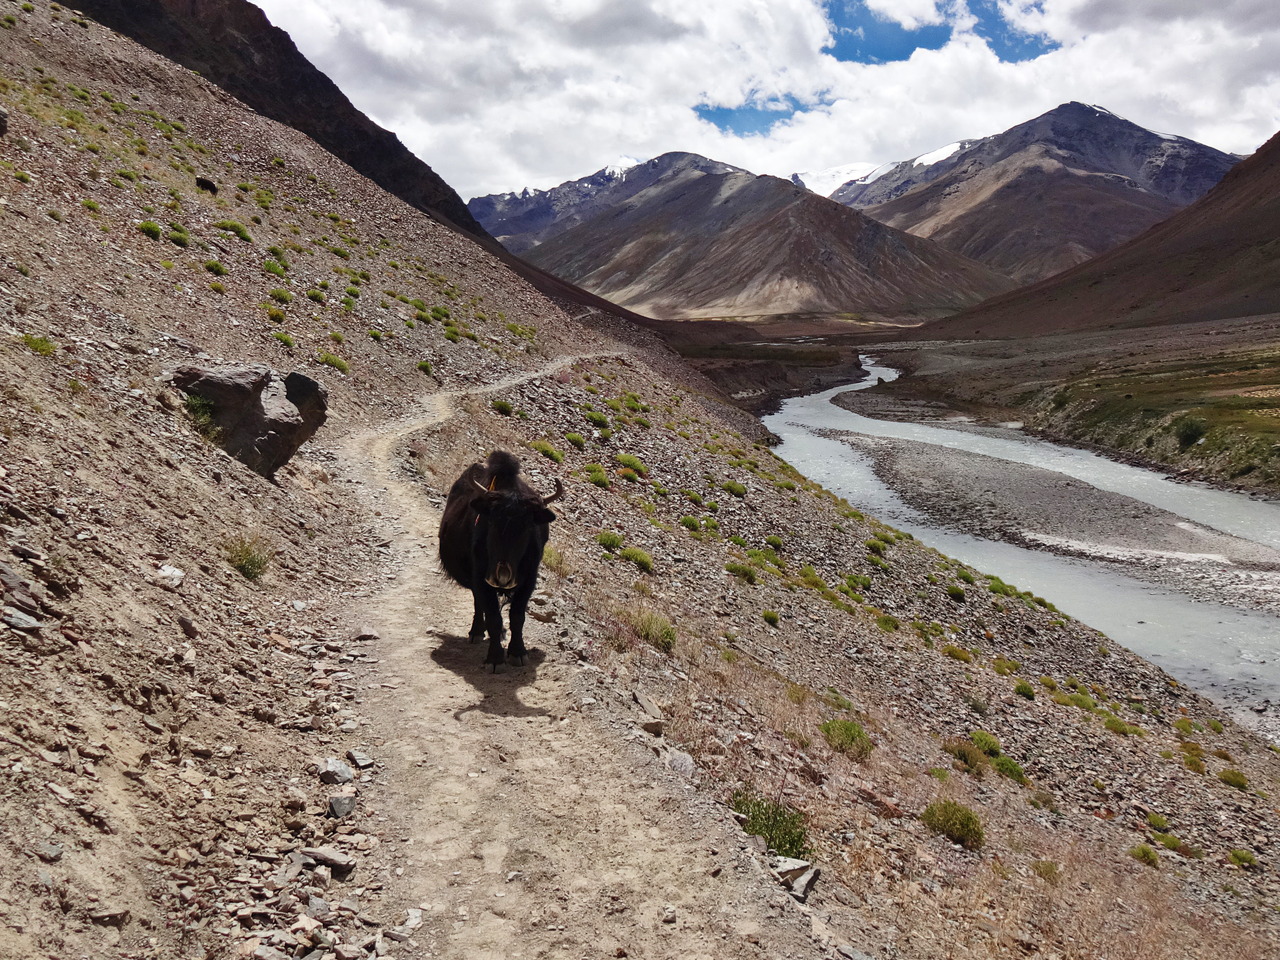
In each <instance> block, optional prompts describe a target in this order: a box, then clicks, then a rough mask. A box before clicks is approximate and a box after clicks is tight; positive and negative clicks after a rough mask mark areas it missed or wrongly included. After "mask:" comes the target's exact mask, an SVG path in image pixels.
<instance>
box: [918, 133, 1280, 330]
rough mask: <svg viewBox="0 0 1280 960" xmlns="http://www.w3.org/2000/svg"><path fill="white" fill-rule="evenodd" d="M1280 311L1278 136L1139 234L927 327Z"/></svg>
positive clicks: (1104, 323)
mask: <svg viewBox="0 0 1280 960" xmlns="http://www.w3.org/2000/svg"><path fill="white" fill-rule="evenodd" d="M1276 312H1280V134H1277V136H1275V137H1272V138H1271V139H1270V140H1269V141H1268V142H1267V143H1266V144H1264V145H1263V146H1262V147H1261V148H1259V150H1258V152H1257V153H1255V154H1254V155H1253V156H1251V157H1249V158H1247V159H1245V160H1243V161H1241V162H1240V163H1239V164H1238V165H1236V166H1235V167H1234V168H1233V169H1232V170H1231V172H1230V173H1228V174H1227V176H1226V177H1224V178H1223V180H1222V182H1221V183H1220V184H1219V185H1218V186H1217V187H1215V188H1214V189H1213V190H1211V191H1210V192H1209V193H1208V194H1207V195H1206V196H1205V197H1204V198H1203V199H1201V200H1199V201H1197V202H1196V203H1194V204H1192V205H1191V206H1190V207H1187V208H1186V209H1185V210H1182V211H1181V212H1179V213H1177V214H1175V215H1174V216H1172V217H1170V218H1169V219H1168V220H1166V221H1164V222H1163V223H1161V224H1159V225H1158V226H1156V227H1154V228H1152V229H1151V230H1149V231H1147V232H1146V233H1145V234H1143V235H1142V236H1140V237H1137V238H1136V239H1134V240H1132V241H1130V242H1129V243H1127V244H1125V245H1124V246H1122V247H1120V248H1118V249H1116V250H1113V251H1112V252H1110V253H1107V254H1104V255H1103V256H1101V257H1098V258H1097V259H1096V260H1092V261H1090V262H1088V263H1086V264H1082V265H1080V266H1079V267H1076V268H1075V269H1073V270H1071V271H1069V272H1067V273H1064V274H1061V275H1059V276H1056V277H1051V278H1050V279H1048V280H1045V281H1042V282H1041V283H1038V284H1036V285H1035V286H1032V287H1028V288H1026V289H1024V290H1019V291H1016V292H1014V293H1011V294H1008V295H1006V296H1003V297H999V298H997V299H994V300H991V301H989V302H987V303H984V304H981V305H979V306H978V307H975V308H974V309H972V310H969V311H966V312H965V313H963V314H960V315H959V316H956V317H952V318H949V319H947V320H945V321H943V322H941V323H940V324H936V325H934V326H932V327H930V329H929V336H930V337H975V336H981V337H1018V336H1028V335H1032V334H1042V333H1059V332H1069V331H1073V330H1097V329H1104V328H1107V327H1136V326H1144V325H1148V324H1168V323H1182V322H1189V321H1197V320H1225V319H1230V318H1232V317H1245V316H1257V315H1260V314H1267V313H1276Z"/></svg>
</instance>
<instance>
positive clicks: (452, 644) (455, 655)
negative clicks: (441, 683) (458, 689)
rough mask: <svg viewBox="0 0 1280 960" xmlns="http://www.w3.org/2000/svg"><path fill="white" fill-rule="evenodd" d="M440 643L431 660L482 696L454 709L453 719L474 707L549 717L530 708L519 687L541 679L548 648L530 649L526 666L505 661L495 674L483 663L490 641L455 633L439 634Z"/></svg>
mask: <svg viewBox="0 0 1280 960" xmlns="http://www.w3.org/2000/svg"><path fill="white" fill-rule="evenodd" d="M436 636H438V637H439V638H440V645H439V646H437V647H436V648H435V649H434V650H432V651H431V659H432V660H434V661H435V662H436V663H437V664H438V665H439V666H441V667H444V668H445V669H446V670H448V671H450V672H452V673H455V674H457V675H458V676H459V677H461V678H462V679H463V680H465V681H467V683H469V684H471V686H472V687H474V688H475V690H476V692H477V693H479V694H480V699H479V701H477V702H476V703H473V704H472V705H471V706H469V707H462V708H460V709H458V710H455V711H454V714H453V716H454V719H455V720H461V719H462V717H463V716H464V715H465V714H468V713H470V712H471V711H472V710H480V711H483V712H484V713H489V714H493V715H494V716H498V717H549V716H551V713H550V711H547V710H543V709H542V708H540V707H531V706H529V705H528V704H527V703H525V702H524V701H522V700H521V699H520V696H519V693H520V688H521V687H523V686H526V685H528V684H530V683H533V681H534V680H536V679H537V678H538V667H539V666H540V665H541V664H542V662H543V661H544V660H546V658H547V654H546V651H544V650H539V649H536V648H532V647H530V648H528V651H527V653H526V656H525V665H524V666H523V667H519V666H516V665H515V664H511V663H508V664H503V665H502V666H500V667H499V668H498V672H497V673H493V672H491V671H492V667H490V666H489V665H488V664H486V663H485V662H484V657H485V654H486V653H487V652H488V649H489V641H488V640H478V641H476V642H474V643H473V642H471V640H470V639H468V638H467V637H465V636H458V635H457V634H453V633H437V634H436Z"/></svg>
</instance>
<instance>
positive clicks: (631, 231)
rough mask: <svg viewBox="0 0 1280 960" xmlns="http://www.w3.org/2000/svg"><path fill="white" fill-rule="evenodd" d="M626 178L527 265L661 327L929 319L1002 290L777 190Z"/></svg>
mask: <svg viewBox="0 0 1280 960" xmlns="http://www.w3.org/2000/svg"><path fill="white" fill-rule="evenodd" d="M635 169H636V170H638V171H641V172H640V174H639V175H637V176H635V177H634V178H633V177H632V176H631V175H630V173H629V174H628V179H627V181H626V182H625V184H623V185H622V186H620V187H614V188H613V189H612V190H611V191H609V192H608V193H607V194H604V195H598V196H597V198H596V200H595V206H596V207H597V208H598V209H597V210H596V212H595V213H594V215H593V216H591V217H590V218H589V219H585V220H584V221H583V222H581V223H579V224H578V225H577V226H575V227H572V228H570V229H568V230H565V231H564V232H563V233H560V234H559V235H558V236H555V237H553V238H552V239H550V240H548V241H546V242H545V243H543V244H541V245H540V246H538V247H535V248H533V249H532V250H529V251H527V253H526V256H528V258H529V259H530V260H531V261H533V262H534V263H536V264H538V265H539V266H541V267H543V268H545V269H547V270H549V271H550V272H552V273H554V274H556V275H557V276H561V277H564V278H565V279H567V280H570V281H571V282H573V283H576V284H580V285H582V286H584V287H585V288H586V289H588V290H591V291H593V292H595V293H598V294H599V295H601V296H603V297H606V298H608V299H610V300H612V301H614V302H616V303H620V304H622V305H623V306H625V307H627V308H628V309H632V310H636V311H638V312H641V313H647V314H649V315H650V316H654V317H659V318H665V319H671V318H687V317H714V316H763V315H773V314H789V313H824V314H830V313H873V314H882V315H894V316H903V315H911V316H924V317H935V316H939V315H941V314H945V313H950V312H953V311H955V310H958V309H960V308H961V307H963V306H967V305H970V304H973V303H976V302H978V301H979V300H982V299H985V298H986V297H988V296H991V295H993V294H995V293H997V292H1003V291H1005V290H1007V289H1009V287H1010V283H1009V282H1008V281H1007V280H1005V279H1004V278H1002V277H1000V276H998V275H996V274H995V273H994V272H993V271H991V270H989V269H987V268H985V267H983V266H982V265H980V264H978V263H975V262H973V261H971V260H967V259H966V258H964V257H960V256H957V255H955V254H953V253H950V252H949V251H947V250H945V249H944V248H942V247H941V246H939V245H937V244H934V243H932V242H930V241H927V240H921V239H918V238H916V237H912V236H909V235H908V234H905V233H903V232H901V231H898V230H894V229H892V228H890V227H886V226H884V225H883V224H879V223H876V222H875V221H873V220H871V219H869V218H868V217H864V216H862V215H861V214H859V213H857V212H856V211H854V210H851V209H849V208H848V207H844V206H841V205H840V204H837V203H833V202H831V201H830V200H826V199H824V198H822V197H819V196H816V195H815V194H813V193H811V192H809V191H808V190H805V189H804V188H803V187H799V186H796V185H795V184H793V183H790V182H788V181H786V180H781V179H779V178H777V177H757V176H754V175H753V174H750V173H746V172H743V171H731V172H711V171H714V170H715V167H714V166H713V165H709V163H708V162H707V161H705V160H703V159H702V158H693V157H692V155H690V154H675V155H672V154H668V155H665V156H662V157H658V158H657V159H655V160H651V161H649V163H648V164H643V165H641V167H639V168H635ZM606 200H607V201H613V202H612V203H611V204H610V205H608V206H605V205H604V201H606Z"/></svg>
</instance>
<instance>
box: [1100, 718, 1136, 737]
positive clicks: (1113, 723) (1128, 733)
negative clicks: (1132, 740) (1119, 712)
mask: <svg viewBox="0 0 1280 960" xmlns="http://www.w3.org/2000/svg"><path fill="white" fill-rule="evenodd" d="M1106 728H1107V729H1108V730H1110V731H1111V732H1112V733H1118V734H1120V736H1122V737H1133V736H1138V737H1140V736H1142V735H1143V734H1144V733H1146V731H1145V730H1143V729H1142V728H1141V727H1140V726H1138V725H1137V724H1136V723H1127V722H1125V721H1124V720H1121V719H1120V718H1119V717H1117V716H1114V715H1113V716H1109V717H1107V719H1106Z"/></svg>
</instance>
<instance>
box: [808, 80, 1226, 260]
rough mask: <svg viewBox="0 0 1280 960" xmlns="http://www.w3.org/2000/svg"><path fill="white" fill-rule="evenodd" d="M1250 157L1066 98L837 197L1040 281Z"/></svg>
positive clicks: (1195, 194) (1119, 239) (1131, 233)
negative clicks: (1030, 116) (1011, 124)
mask: <svg viewBox="0 0 1280 960" xmlns="http://www.w3.org/2000/svg"><path fill="white" fill-rule="evenodd" d="M939 154H942V156H939ZM1239 159H1240V158H1239V157H1236V156H1234V155H1232V154H1227V153H1223V152H1222V151H1220V150H1215V149H1213V148H1212V147H1208V146H1205V145H1204V144H1200V143H1196V142H1195V141H1193V140H1188V139H1186V138H1185V137H1176V136H1172V135H1169V134H1159V133H1152V132H1151V131H1150V130H1146V129H1143V128H1142V127H1139V126H1138V125H1137V124H1134V123H1131V122H1130V121H1128V120H1125V119H1123V118H1121V117H1117V116H1115V115H1114V114H1112V113H1110V112H1109V111H1107V110H1105V109H1103V108H1101V107H1092V106H1088V105H1086V104H1083V103H1064V104H1062V105H1061V106H1058V107H1055V108H1054V109H1053V110H1050V111H1049V112H1048V113H1045V114H1043V115H1041V116H1039V117H1036V118H1034V119H1032V120H1028V121H1027V122H1026V123H1020V124H1018V125H1017V126H1015V127H1011V128H1010V129H1009V130H1006V131H1004V132H1003V133H999V134H996V135H994V136H990V137H984V138H982V139H979V140H965V141H961V142H960V143H957V144H954V145H952V147H951V148H950V149H949V151H948V149H947V148H944V149H943V150H940V151H936V152H935V153H934V154H929V155H926V156H924V157H920V158H917V159H915V160H907V161H904V162H902V163H899V164H896V165H895V166H893V167H892V168H891V169H888V170H886V169H884V168H883V167H882V168H879V169H877V170H876V171H873V172H872V173H871V174H868V175H867V176H865V177H862V178H860V179H858V180H854V181H852V182H850V183H846V184H845V185H843V186H842V187H840V188H839V189H837V190H836V191H835V192H834V193H833V194H832V195H831V197H832V199H833V200H836V201H838V202H840V203H845V204H848V205H850V206H852V207H855V208H857V209H859V210H863V211H864V212H866V213H867V215H868V216H870V217H872V218H874V219H876V220H879V221H880V222H882V223H886V224H889V225H890V226H893V227H897V228H898V229H900V230H906V231H907V232H908V233H911V234H914V235H915V236H919V237H929V238H931V239H933V240H935V241H937V242H938V243H940V244H942V245H943V246H945V247H946V248H947V249H949V250H954V251H956V252H957V253H963V254H964V255H965V256H968V257H972V258H973V259H975V260H978V261H980V262H982V263H985V264H987V265H988V266H989V267H992V268H993V269H995V270H998V271H1000V272H1002V273H1004V274H1006V275H1007V276H1010V277H1013V278H1014V279H1016V280H1018V281H1020V282H1021V283H1030V282H1034V281H1036V280H1040V279H1043V278H1044V277H1047V276H1050V275H1052V274H1055V273H1058V272H1059V271H1061V270H1065V269H1067V268H1069V267H1072V266H1075V265H1076V264H1078V263H1082V262H1084V261H1086V260H1088V259H1090V258H1091V257H1094V256H1097V255H1098V254H1099V253H1102V252H1104V251H1106V250H1110V249H1111V248H1113V247H1116V246H1118V245H1119V244H1121V243H1123V242H1124V241H1126V240H1129V239H1130V238H1132V237H1135V236H1137V235H1138V234H1140V233H1142V232H1143V231H1144V230H1146V229H1147V228H1148V227H1151V226H1153V225H1154V224H1156V223H1159V222H1160V221H1161V220H1164V219H1165V218H1167V217H1168V216H1169V215H1170V214H1172V213H1173V212H1175V211H1176V210H1178V209H1180V208H1181V207H1184V206H1186V205H1187V204H1189V203H1192V202H1193V201H1195V200H1197V199H1199V198H1200V197H1201V196H1203V195H1204V194H1205V193H1207V192H1208V191H1209V190H1210V189H1211V188H1212V187H1213V186H1214V185H1216V184H1217V183H1218V182H1219V181H1220V180H1221V179H1222V177H1223V176H1224V175H1225V174H1226V172H1227V171H1228V170H1229V169H1231V167H1232V166H1233V165H1234V164H1235V163H1236V162H1237V161H1238V160H1239Z"/></svg>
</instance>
